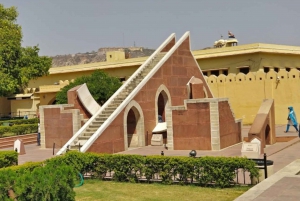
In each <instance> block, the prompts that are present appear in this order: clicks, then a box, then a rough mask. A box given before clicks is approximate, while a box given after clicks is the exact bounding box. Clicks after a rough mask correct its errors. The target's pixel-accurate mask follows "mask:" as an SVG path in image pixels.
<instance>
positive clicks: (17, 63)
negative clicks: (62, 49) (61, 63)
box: [0, 4, 52, 96]
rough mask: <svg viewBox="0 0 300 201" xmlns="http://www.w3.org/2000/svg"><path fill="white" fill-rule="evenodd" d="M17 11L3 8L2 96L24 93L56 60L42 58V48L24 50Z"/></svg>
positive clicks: (0, 22) (0, 30) (0, 10)
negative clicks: (40, 53) (40, 51)
mask: <svg viewBox="0 0 300 201" xmlns="http://www.w3.org/2000/svg"><path fill="white" fill-rule="evenodd" d="M17 17H18V12H17V9H16V8H15V7H10V8H4V6H3V5H2V4H0V96H8V95H10V94H13V93H19V92H22V90H23V89H24V88H25V87H26V86H28V83H29V81H30V80H31V79H36V78H38V77H41V76H43V75H47V74H48V70H49V68H50V67H51V62H52V59H51V58H50V57H46V56H39V55H38V53H39V48H38V46H34V47H22V46H21V42H22V29H21V26H20V25H18V24H17V23H16V20H17Z"/></svg>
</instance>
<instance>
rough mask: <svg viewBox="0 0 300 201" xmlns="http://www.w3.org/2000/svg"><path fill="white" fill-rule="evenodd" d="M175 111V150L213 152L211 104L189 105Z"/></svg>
mask: <svg viewBox="0 0 300 201" xmlns="http://www.w3.org/2000/svg"><path fill="white" fill-rule="evenodd" d="M187 108H188V110H177V111H173V133H174V149H176V150H191V149H197V150H211V137H210V111H209V103H194V104H187Z"/></svg>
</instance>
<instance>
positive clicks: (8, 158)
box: [0, 151, 18, 168]
mask: <svg viewBox="0 0 300 201" xmlns="http://www.w3.org/2000/svg"><path fill="white" fill-rule="evenodd" d="M17 164H18V153H17V152H15V151H0V168H4V167H9V166H13V165H17Z"/></svg>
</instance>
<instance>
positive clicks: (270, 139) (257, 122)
mask: <svg viewBox="0 0 300 201" xmlns="http://www.w3.org/2000/svg"><path fill="white" fill-rule="evenodd" d="M254 138H256V139H258V140H259V141H260V142H261V143H260V145H261V147H260V150H261V153H264V148H265V147H266V145H272V144H275V143H276V135H275V109H274V100H273V99H265V100H263V102H262V104H261V106H260V108H259V110H258V112H257V115H256V117H255V119H254V122H253V124H252V126H251V128H250V130H249V133H248V139H247V141H249V142H251V140H253V139H254Z"/></svg>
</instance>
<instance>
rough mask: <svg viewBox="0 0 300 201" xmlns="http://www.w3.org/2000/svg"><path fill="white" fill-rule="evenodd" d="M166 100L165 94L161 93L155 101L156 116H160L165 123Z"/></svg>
mask: <svg viewBox="0 0 300 201" xmlns="http://www.w3.org/2000/svg"><path fill="white" fill-rule="evenodd" d="M165 99H167V100H168V97H167V96H166V94H165V92H164V91H162V92H161V93H160V94H159V96H158V99H157V115H158V116H160V117H161V118H162V121H163V122H165V121H166V116H165V108H166V104H167V100H165Z"/></svg>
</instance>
